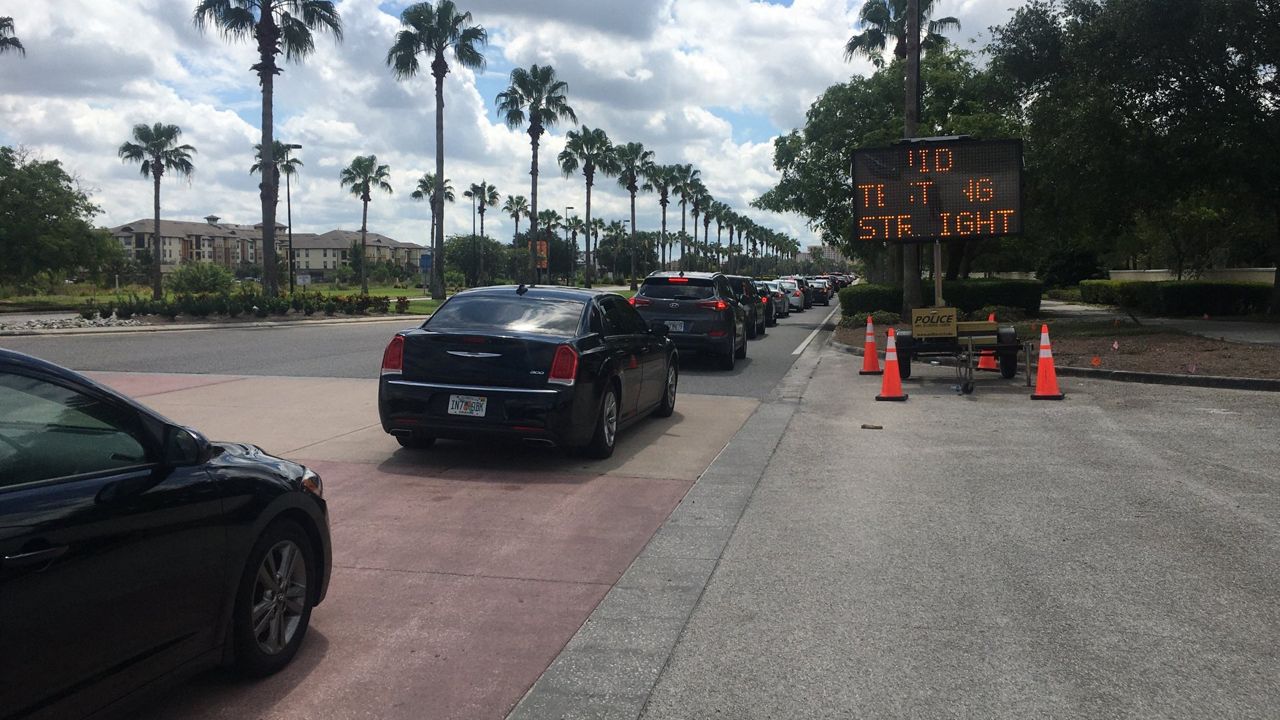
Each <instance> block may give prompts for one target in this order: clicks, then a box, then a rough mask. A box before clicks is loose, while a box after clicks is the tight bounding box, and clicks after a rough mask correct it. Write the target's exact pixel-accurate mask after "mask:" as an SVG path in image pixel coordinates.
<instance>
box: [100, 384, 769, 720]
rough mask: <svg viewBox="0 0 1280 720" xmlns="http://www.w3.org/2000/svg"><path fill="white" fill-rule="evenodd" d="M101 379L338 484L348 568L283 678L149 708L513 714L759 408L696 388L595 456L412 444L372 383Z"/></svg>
mask: <svg viewBox="0 0 1280 720" xmlns="http://www.w3.org/2000/svg"><path fill="white" fill-rule="evenodd" d="M92 375H93V376H94V377H95V378H96V379H98V380H99V381H101V382H104V383H105V384H107V385H110V386H113V387H115V388H117V389H119V390H121V391H123V392H125V393H127V394H129V395H132V396H134V397H137V398H139V399H140V400H141V401H142V402H144V403H146V404H147V405H150V406H151V407H153V408H155V409H157V410H159V411H160V412H162V413H164V414H166V415H168V416H169V417H171V418H172V419H174V420H176V421H178V422H181V423H185V424H190V425H193V426H195V427H198V428H201V429H202V430H204V431H205V432H206V433H207V434H208V435H209V436H210V437H212V438H215V439H229V440H234V439H250V440H252V441H253V442H254V443H256V444H258V445H260V446H262V447H263V448H264V449H266V450H268V451H270V452H273V453H276V454H280V455H283V456H285V457H289V458H291V459H296V460H300V461H302V462H305V463H307V464H308V465H310V466H311V467H313V468H315V469H316V470H317V471H318V472H319V473H320V474H321V476H322V477H323V478H324V481H325V495H326V498H327V499H328V500H329V502H330V507H331V508H332V512H333V518H332V523H333V528H332V529H333V540H334V572H333V580H332V585H331V587H330V590H329V597H328V599H327V600H326V601H325V603H324V604H323V605H321V606H320V607H319V608H317V609H316V612H315V613H314V615H313V617H312V628H311V632H310V635H309V636H308V638H307V642H306V643H305V644H304V646H303V648H302V651H301V653H300V654H299V656H298V658H297V659H296V661H295V662H294V663H293V664H292V665H291V666H290V667H289V668H287V669H286V670H285V671H284V672H282V673H281V674H280V675H277V676H275V677H272V678H269V679H267V680H265V681H259V682H246V681H243V680H240V679H238V678H236V677H235V676H234V675H232V674H230V673H228V672H221V671H215V672H212V673H208V674H206V675H204V676H201V677H200V678H197V679H196V680H195V681H194V682H192V683H190V684H187V685H183V686H181V687H179V688H177V689H176V690H175V691H173V692H172V693H170V694H169V695H168V696H167V697H164V698H162V699H161V700H160V701H159V702H158V703H156V704H155V705H153V706H151V707H150V708H149V709H148V711H147V713H146V714H145V715H144V717H145V718H151V719H155V720H160V719H161V718H174V717H182V718H280V719H285V718H319V717H324V718H415V719H418V718H424V717H430V718H480V717H501V716H503V715H505V714H506V712H507V710H508V709H510V708H511V707H512V706H513V705H514V704H515V703H516V701H518V700H519V698H520V696H521V695H522V694H523V693H524V692H525V690H526V689H528V687H529V686H530V685H532V684H533V682H534V681H535V680H536V679H537V678H538V676H539V675H540V674H541V673H542V671H543V670H544V669H545V668H546V667H547V665H548V664H549V663H550V662H551V661H552V660H553V659H554V658H555V657H556V655H557V654H558V653H559V652H560V650H561V648H562V647H563V646H564V645H565V643H566V642H568V640H569V638H571V637H572V636H573V634H574V633H575V632H576V631H577V630H578V628H579V626H581V625H582V623H583V622H584V621H585V620H586V618H587V616H588V615H589V614H590V613H591V611H592V610H593V609H594V608H595V607H596V605H597V604H598V603H599V601H600V600H601V599H602V598H603V597H604V595H605V593H607V592H608V590H609V588H610V587H611V586H612V585H613V584H614V583H615V582H616V581H617V580H618V578H619V577H620V576H621V575H622V573H623V572H624V571H625V570H626V569H627V567H628V566H629V565H630V564H631V562H632V560H633V559H634V558H635V557H636V555H637V554H638V553H639V552H640V550H641V549H642V548H643V547H644V545H645V543H646V542H647V541H648V540H649V538H650V536H651V535H652V534H653V532H654V531H655V530H656V529H657V528H658V526H659V525H661V524H662V522H663V521H664V520H665V519H666V517H667V515H668V514H669V513H670V512H671V510H672V509H673V508H674V507H675V506H676V505H677V504H678V503H679V502H680V500H681V498H682V497H683V496H684V495H685V493H686V491H687V490H688V489H689V486H690V485H691V484H692V483H693V481H694V480H695V479H696V478H697V476H698V474H699V473H700V472H701V471H702V470H703V469H704V468H706V467H707V465H709V464H710V463H711V461H712V460H713V459H714V458H715V455H716V454H717V453H718V452H719V451H720V449H721V448H722V447H724V445H725V443H726V442H728V440H729V439H730V438H731V437H732V436H733V434H734V433H735V432H737V430H738V429H739V428H740V427H741V426H742V424H743V422H744V421H745V420H746V418H747V417H748V416H749V415H750V414H751V413H752V412H753V411H754V409H755V407H756V405H757V401H755V400H753V399H749V398H734V397H711V396H698V395H688V394H684V395H682V396H681V397H680V399H679V404H678V405H677V410H676V414H675V415H674V416H673V417H672V418H669V419H666V420H646V421H644V422H642V423H641V424H639V425H638V426H635V427H634V428H632V429H631V430H630V431H627V432H624V433H623V434H622V435H621V436H620V438H619V444H618V448H617V451H616V452H615V454H614V457H613V458H611V459H609V460H607V461H604V462H594V461H587V460H581V459H576V458H569V457H566V456H565V455H564V454H563V453H561V452H558V451H554V450H546V449H540V448H526V447H507V446H501V445H493V444H488V445H472V444H465V443H450V442H445V441H441V442H440V443H438V445H437V447H436V448H435V449H433V450H431V451H427V452H411V451H407V450H403V449H401V448H400V447H399V445H397V444H396V442H395V441H394V439H392V438H391V437H389V436H387V435H385V434H384V433H383V432H382V430H381V428H380V427H379V425H378V419H377V408H376V382H375V381H373V380H356V379H337V378H328V379H319V378H273V377H262V376H258V377H242V376H225V375H157V374H141V373H139V374H133V373H116V372H99V373H92Z"/></svg>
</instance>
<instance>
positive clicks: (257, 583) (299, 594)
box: [231, 520, 320, 677]
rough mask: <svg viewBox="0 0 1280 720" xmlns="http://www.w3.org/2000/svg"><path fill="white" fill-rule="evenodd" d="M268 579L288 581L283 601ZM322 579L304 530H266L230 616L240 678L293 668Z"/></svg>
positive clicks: (278, 526) (279, 526)
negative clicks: (319, 581)
mask: <svg viewBox="0 0 1280 720" xmlns="http://www.w3.org/2000/svg"><path fill="white" fill-rule="evenodd" d="M264 573H265V575H266V578H267V579H269V580H271V581H272V582H273V583H280V582H284V578H285V577H287V578H288V581H287V583H286V584H287V587H286V589H285V590H284V593H283V595H282V594H281V593H280V587H279V585H274V586H269V585H266V584H264V582H263V579H264V578H263V575H264ZM319 579H320V571H319V568H318V567H317V561H316V550H315V548H314V547H313V546H312V543H311V538H310V537H308V536H307V534H306V533H305V532H303V530H302V528H301V527H299V526H298V524H297V523H295V522H293V521H291V520H277V521H276V522H274V523H272V524H270V525H268V526H267V529H266V530H264V531H263V533H262V535H261V536H260V537H259V538H258V541H257V542H255V543H254V544H253V549H252V550H251V551H250V552H249V559H248V561H247V562H246V563H245V568H244V573H243V574H242V575H241V577H240V587H239V589H238V590H237V591H236V604H235V608H234V610H233V611H232V612H233V615H232V630H231V632H232V642H233V643H234V655H235V665H236V668H237V669H238V670H239V671H240V672H241V673H243V674H245V675H248V676H250V677H266V676H267V675H271V674H274V673H276V672H279V671H280V670H281V669H282V668H284V666H286V665H288V664H289V661H290V660H292V659H293V656H294V655H296V654H297V652H298V648H299V647H300V646H301V645H302V640H303V638H304V637H306V634H307V626H308V625H309V624H310V622H311V605H312V600H313V598H314V597H315V594H316V593H315V588H314V585H313V583H314V582H316V581H318V580H319ZM264 606H265V609H264ZM255 608H257V611H256V612H255ZM282 636H285V637H282Z"/></svg>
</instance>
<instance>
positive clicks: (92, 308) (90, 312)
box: [80, 300, 98, 320]
mask: <svg viewBox="0 0 1280 720" xmlns="http://www.w3.org/2000/svg"><path fill="white" fill-rule="evenodd" d="M80 317H82V318H84V319H85V320H92V319H94V318H96V317H98V305H97V303H95V302H94V301H92V300H90V301H89V302H87V303H85V304H84V307H82V308H80Z"/></svg>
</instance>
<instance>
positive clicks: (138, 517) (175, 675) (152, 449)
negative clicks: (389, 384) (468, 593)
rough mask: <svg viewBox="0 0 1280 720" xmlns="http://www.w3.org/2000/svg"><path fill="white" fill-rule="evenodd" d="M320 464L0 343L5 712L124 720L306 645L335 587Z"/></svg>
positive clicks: (261, 669)
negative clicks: (207, 678) (182, 416)
mask: <svg viewBox="0 0 1280 720" xmlns="http://www.w3.org/2000/svg"><path fill="white" fill-rule="evenodd" d="M329 571H330V545H329V516H328V510H327V508H326V505H325V501H324V499H323V489H322V486H321V483H320V478H319V477H318V476H317V475H316V474H315V473H313V472H311V471H310V470H308V469H307V468H305V467H303V466H301V465H298V464H295V463H292V462H289V461H287V460H282V459H280V458H276V457H272V456H270V455H267V454H266V453H264V452H262V451H261V450H259V449H258V448H256V447H252V446H248V445H239V444H234V443H214V442H209V441H208V440H206V439H205V438H204V436H202V435H201V434H200V433H198V432H196V431H195V430H191V429H189V428H184V427H181V426H179V425H176V424H174V423H172V422H170V421H168V420H166V419H165V418H163V417H161V416H159V415H157V414H155V413H154V412H152V411H150V410H148V409H146V408H144V407H143V406H141V405H139V404H137V403H135V402H133V401H132V400H129V399H128V398H126V397H123V396H121V395H119V394H117V393H115V392H113V391H111V390H109V389H107V388H105V387H103V386H101V385H99V384H97V383H95V382H93V381H92V380H89V379H88V378H85V377H83V376H81V375H78V374H76V373H74V372H71V371H69V370H66V369H63V368H60V367H58V366H56V365H52V364H50V363H47V362H44V361H42V360H37V359H36V358H32V357H29V356H26V355H22V354H19V353H15V352H10V351H7V350H0V717H3V718H19V717H21V718H58V719H60V720H61V719H62V718H81V717H115V716H121V715H124V714H125V713H127V712H130V710H131V709H132V708H133V707H134V706H136V704H137V703H138V701H139V699H140V698H141V697H142V696H143V695H144V692H143V691H144V689H145V690H148V691H149V690H150V689H151V688H153V687H156V686H163V685H165V684H167V681H173V680H175V679H179V678H182V677H185V676H187V675H188V674H190V673H192V672H195V671H197V670H199V669H202V668H205V667H208V666H211V665H214V664H219V663H227V664H235V665H236V666H238V667H239V669H241V670H242V671H244V672H245V673H247V674H249V675H253V676H261V675H267V674H270V673H273V672H275V671H277V670H279V669H281V668H282V667H284V666H285V665H286V664H287V663H288V662H289V660H290V659H292V658H293V656H294V654H295V653H296V652H297V650H298V647H299V645H300V644H301V643H302V640H303V637H304V636H305V635H306V632H307V625H308V623H309V620H310V617H311V609H312V607H314V606H315V605H317V604H318V603H319V602H320V601H321V600H322V599H323V598H324V596H325V592H326V590H327V588H328V584H329Z"/></svg>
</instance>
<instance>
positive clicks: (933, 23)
mask: <svg viewBox="0 0 1280 720" xmlns="http://www.w3.org/2000/svg"><path fill="white" fill-rule="evenodd" d="M919 2H920V17H921V18H927V17H929V15H931V14H933V6H934V3H935V2H936V0H919ZM858 26H859V27H862V28H865V29H864V30H863V31H862V32H860V33H858V34H857V35H854V36H853V37H851V38H849V41H848V42H847V43H845V46H844V59H845V60H852V59H854V58H855V57H857V56H859V55H861V56H863V57H866V58H869V59H870V60H871V62H872V64H874V65H875V66H876V67H884V58H883V57H881V56H882V54H883V53H884V49H885V47H886V46H887V45H888V44H889V40H890V39H892V40H893V56H894V57H896V58H898V59H899V60H904V59H906V57H907V0H866V2H865V3H863V5H862V10H861V11H860V12H859V13H858ZM959 29H960V21H959V20H957V19H955V18H954V17H944V18H938V19H937V20H930V21H929V25H928V28H927V32H926V33H923V36H922V37H921V38H920V50H921V51H922V52H929V51H931V50H941V49H942V48H944V47H946V46H947V45H948V44H950V42H951V41H950V40H948V39H947V38H946V37H944V36H943V35H942V33H943V32H945V31H948V30H959Z"/></svg>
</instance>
